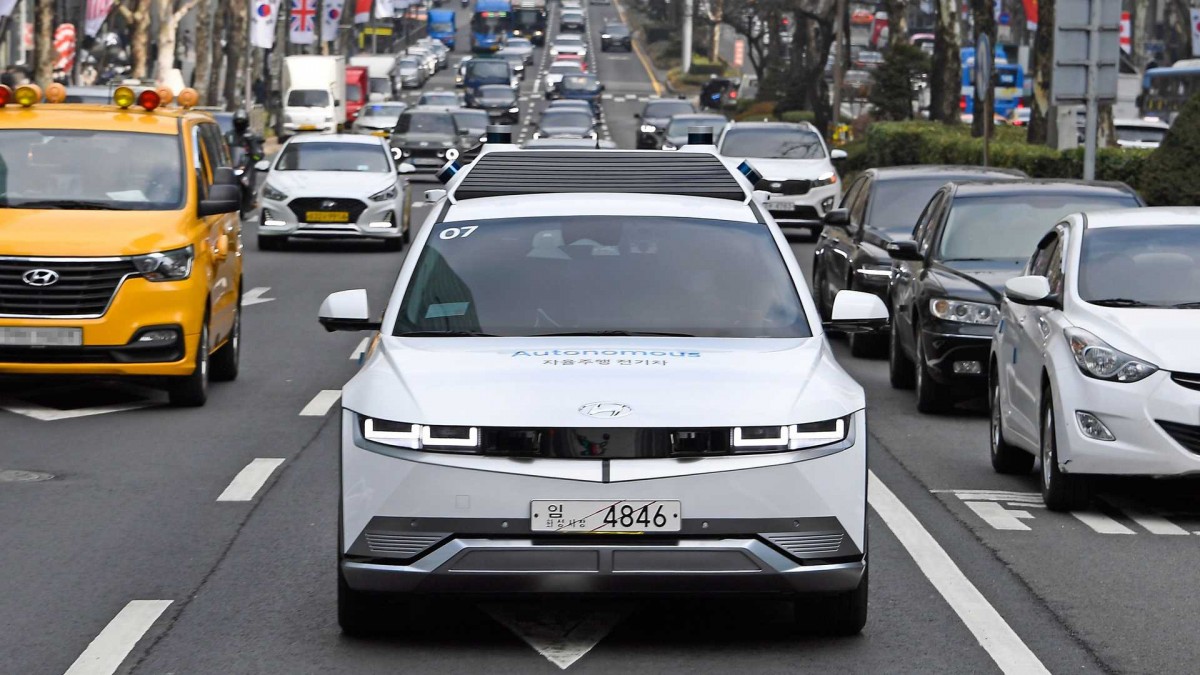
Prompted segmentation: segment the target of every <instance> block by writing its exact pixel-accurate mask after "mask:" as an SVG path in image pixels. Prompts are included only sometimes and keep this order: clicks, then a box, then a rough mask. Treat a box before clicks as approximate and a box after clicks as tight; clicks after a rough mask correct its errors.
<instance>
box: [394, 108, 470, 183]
mask: <svg viewBox="0 0 1200 675" xmlns="http://www.w3.org/2000/svg"><path fill="white" fill-rule="evenodd" d="M469 133H470V132H469V131H467V130H466V129H462V130H461V131H460V130H459V128H458V124H457V123H456V122H455V121H454V115H453V114H451V113H450V111H449V110H448V109H446V108H421V107H416V108H412V109H410V110H405V111H404V113H402V114H401V115H400V119H399V120H398V121H397V122H396V128H395V129H394V130H392V138H391V141H390V143H391V146H392V148H395V149H396V150H399V151H400V156H399V157H397V158H396V160H397V161H405V162H408V163H410V164H412V165H413V166H415V167H417V170H418V171H437V170H438V169H440V168H441V167H442V165H444V164H445V163H446V162H448V161H450V160H451V159H453V158H454V157H455V156H456V155H457V153H459V152H461V151H462V150H464V149H465V147H466V146H467V142H468V141H469V140H470V139H469V138H467V135H468V134H469ZM451 150H453V152H451ZM447 153H449V154H450V156H449V157H447ZM393 154H395V153H394V152H393Z"/></svg>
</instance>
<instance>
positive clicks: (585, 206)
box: [445, 192, 1200, 223]
mask: <svg viewBox="0 0 1200 675" xmlns="http://www.w3.org/2000/svg"><path fill="white" fill-rule="evenodd" d="M1197 211H1198V212H1200V209H1197ZM581 215H587V216H592V215H606V216H616V217H631V216H658V217H666V218H704V219H709V220H731V221H736V222H742V223H755V222H758V218H757V217H756V216H755V214H754V211H752V210H751V208H750V206H748V205H747V204H744V203H742V202H738V201H733V200H730V199H713V198H708V197H683V196H673V195H658V194H617V193H594V192H593V193H559V194H535V195H528V194H526V195H512V196H506V197H484V198H478V199H463V200H459V201H458V202H456V203H455V204H453V205H452V206H451V207H450V209H449V210H448V211H447V212H446V216H445V221H446V222H464V221H479V220H495V219H499V218H534V217H538V216H551V217H563V216H581Z"/></svg>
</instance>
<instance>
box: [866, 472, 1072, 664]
mask: <svg viewBox="0 0 1200 675" xmlns="http://www.w3.org/2000/svg"><path fill="white" fill-rule="evenodd" d="M867 480H868V482H869V484H870V487H869V490H868V491H867V497H868V501H869V502H870V504H871V508H873V509H875V512H876V513H878V514H879V517H880V518H882V519H883V522H884V523H886V524H887V526H888V529H890V530H891V531H892V533H893V534H895V535H896V538H897V539H899V540H900V543H901V544H902V545H903V546H904V548H905V550H907V551H908V554H909V555H911V556H912V558H913V560H914V561H915V562H916V563H917V567H919V568H920V569H921V572H922V573H923V574H924V575H925V577H926V578H927V579H929V581H930V583H932V584H933V586H934V588H936V589H937V590H938V593H941V594H942V597H943V598H945V599H946V602H947V603H949V605H950V607H951V608H952V609H953V610H954V612H955V613H956V614H958V617H959V618H960V619H962V622H963V623H964V624H965V625H966V626H967V629H968V630H970V631H971V634H972V635H974V636H975V639H976V640H978V641H979V644H980V645H981V646H982V647H983V648H984V649H985V650H986V651H987V653H988V655H989V656H991V657H992V660H993V661H995V662H996V665H997V666H999V667H1000V670H1002V671H1004V672H1005V673H1019V674H1020V675H1034V674H1040V673H1046V675H1049V672H1050V671H1048V670H1046V667H1045V666H1044V665H1042V662H1041V661H1040V660H1038V657H1037V656H1036V655H1034V653H1033V652H1032V651H1030V650H1029V647H1027V646H1026V645H1025V643H1024V642H1022V641H1021V638H1020V636H1018V635H1017V634H1016V633H1015V632H1013V629H1012V628H1011V627H1010V626H1009V625H1008V622H1006V621H1005V620H1004V617H1002V616H1000V613H999V612H997V611H996V609H995V608H994V607H992V606H991V604H989V603H988V601H987V598H985V597H983V594H981V593H980V592H979V589H977V588H975V585H974V584H972V583H971V581H970V580H969V579H967V577H966V575H964V574H963V573H962V570H960V569H959V568H958V566H957V565H955V564H954V561H953V560H951V559H950V556H949V555H948V554H947V553H946V551H945V549H943V548H942V547H941V545H939V544H938V543H937V540H935V539H934V538H933V535H931V534H929V531H928V530H926V529H925V527H924V526H923V525H921V521H919V520H917V517H916V516H914V515H913V514H912V512H911V511H909V510H908V507H906V506H905V505H904V503H903V502H901V501H900V499H899V498H897V497H896V495H895V494H893V493H892V491H891V490H890V489H888V487H887V486H886V485H884V484H883V481H881V480H879V477H878V476H876V475H875V472H873V471H868V472H867Z"/></svg>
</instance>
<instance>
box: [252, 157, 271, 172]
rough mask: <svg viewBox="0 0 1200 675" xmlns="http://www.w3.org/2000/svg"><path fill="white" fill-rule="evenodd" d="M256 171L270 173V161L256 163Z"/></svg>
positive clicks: (262, 160)
mask: <svg viewBox="0 0 1200 675" xmlns="http://www.w3.org/2000/svg"><path fill="white" fill-rule="evenodd" d="M254 170H255V171H270V170H271V162H270V160H266V159H260V160H258V161H257V162H255V163H254Z"/></svg>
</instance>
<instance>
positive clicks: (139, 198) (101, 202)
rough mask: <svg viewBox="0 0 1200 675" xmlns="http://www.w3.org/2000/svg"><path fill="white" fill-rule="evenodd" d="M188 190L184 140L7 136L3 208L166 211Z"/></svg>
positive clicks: (0, 159) (74, 133) (0, 146)
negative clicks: (185, 177) (183, 151)
mask: <svg viewBox="0 0 1200 675" xmlns="http://www.w3.org/2000/svg"><path fill="white" fill-rule="evenodd" d="M130 157H136V158H137V161H136V162H131V161H129V158H130ZM185 186H186V183H185V181H184V171H183V159H182V150H181V148H180V143H179V136H174V135H165V134H141V133H129V132H119V131H86V130H78V129H5V130H0V208H39V209H42V208H45V209H116V210H138V211H165V210H169V209H177V208H179V207H181V206H182V205H183V200H184V195H185V192H186V188H185Z"/></svg>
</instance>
